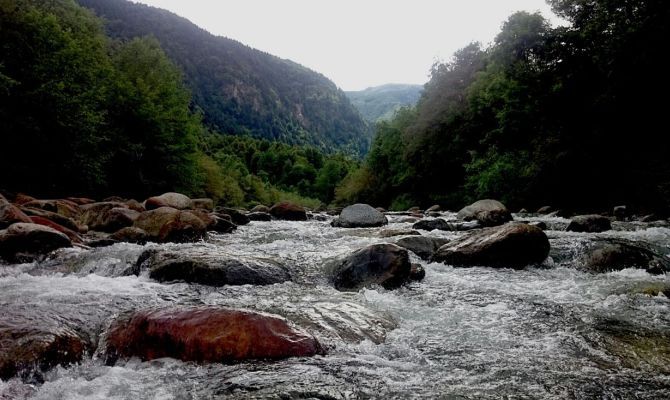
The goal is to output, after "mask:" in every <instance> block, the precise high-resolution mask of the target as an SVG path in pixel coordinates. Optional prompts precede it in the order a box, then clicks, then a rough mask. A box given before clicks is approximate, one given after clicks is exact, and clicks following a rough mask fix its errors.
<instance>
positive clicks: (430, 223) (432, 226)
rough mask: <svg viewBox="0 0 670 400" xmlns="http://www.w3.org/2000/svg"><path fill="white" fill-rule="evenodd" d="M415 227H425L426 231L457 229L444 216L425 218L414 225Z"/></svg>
mask: <svg viewBox="0 0 670 400" xmlns="http://www.w3.org/2000/svg"><path fill="white" fill-rule="evenodd" d="M412 228H413V229H423V230H424V231H434V230H440V231H455V230H456V228H455V227H454V226H452V225H451V224H450V223H448V222H447V221H445V220H443V219H442V218H435V219H425V220H422V221H419V222H417V223H415V224H414V225H412Z"/></svg>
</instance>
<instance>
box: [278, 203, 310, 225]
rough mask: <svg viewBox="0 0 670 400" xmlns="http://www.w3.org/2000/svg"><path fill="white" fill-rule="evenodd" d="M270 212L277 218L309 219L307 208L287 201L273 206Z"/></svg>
mask: <svg viewBox="0 0 670 400" xmlns="http://www.w3.org/2000/svg"><path fill="white" fill-rule="evenodd" d="M270 214H271V215H272V216H273V217H275V218H277V219H284V220H287V221H307V212H306V211H305V209H304V208H303V207H301V206H299V205H297V204H293V203H290V202H287V201H285V202H281V203H277V204H275V205H274V206H272V208H270Z"/></svg>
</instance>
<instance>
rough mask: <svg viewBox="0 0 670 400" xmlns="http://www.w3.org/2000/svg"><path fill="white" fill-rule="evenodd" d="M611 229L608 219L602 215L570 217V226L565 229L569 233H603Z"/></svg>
mask: <svg viewBox="0 0 670 400" xmlns="http://www.w3.org/2000/svg"><path fill="white" fill-rule="evenodd" d="M610 229H612V223H611V222H610V220H609V218H607V217H603V216H602V215H578V216H576V217H572V220H570V224H568V227H567V228H565V230H566V231H571V232H593V233H597V232H604V231H609V230H610Z"/></svg>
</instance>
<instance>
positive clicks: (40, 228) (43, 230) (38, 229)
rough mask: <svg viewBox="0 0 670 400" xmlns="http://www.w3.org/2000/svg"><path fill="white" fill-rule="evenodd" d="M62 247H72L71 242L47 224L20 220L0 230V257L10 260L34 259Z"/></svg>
mask: <svg viewBox="0 0 670 400" xmlns="http://www.w3.org/2000/svg"><path fill="white" fill-rule="evenodd" d="M62 247H72V242H71V241H70V239H69V238H68V237H67V236H66V235H65V234H63V233H61V232H58V231H57V230H55V229H53V228H49V227H48V226H44V225H38V224H32V223H23V222H20V223H16V224H13V225H11V226H9V227H8V228H7V229H5V230H1V231H0V258H2V259H5V260H7V261H10V262H22V261H29V260H34V259H35V258H36V257H35V256H36V255H43V254H47V253H49V252H51V251H53V250H56V249H59V248H62Z"/></svg>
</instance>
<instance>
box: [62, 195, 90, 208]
mask: <svg viewBox="0 0 670 400" xmlns="http://www.w3.org/2000/svg"><path fill="white" fill-rule="evenodd" d="M65 200H67V201H71V202H73V203H75V204H77V205H79V206H83V205H85V204H91V203H96V201H95V200H93V199H87V198H86V197H68V198H66V199H65Z"/></svg>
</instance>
